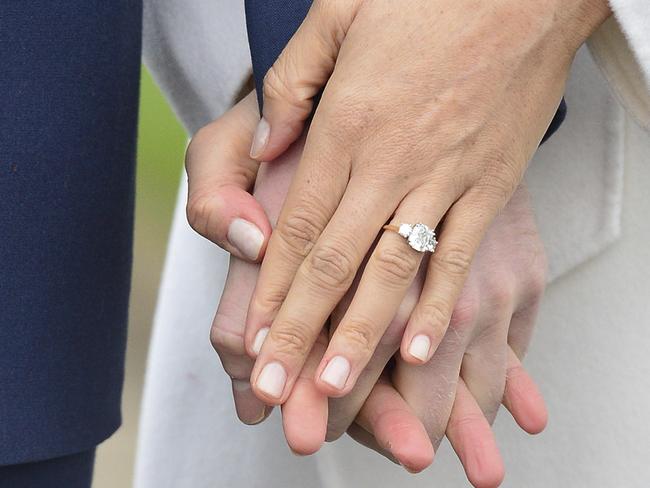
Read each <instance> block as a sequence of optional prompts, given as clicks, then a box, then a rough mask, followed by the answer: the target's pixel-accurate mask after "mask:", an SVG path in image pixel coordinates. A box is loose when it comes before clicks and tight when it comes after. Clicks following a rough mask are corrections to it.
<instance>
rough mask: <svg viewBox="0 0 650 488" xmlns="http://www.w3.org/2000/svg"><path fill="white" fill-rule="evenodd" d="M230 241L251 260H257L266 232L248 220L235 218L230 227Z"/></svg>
mask: <svg viewBox="0 0 650 488" xmlns="http://www.w3.org/2000/svg"><path fill="white" fill-rule="evenodd" d="M228 242H230V244H231V245H232V246H233V247H235V248H237V250H238V251H239V252H240V253H242V255H244V256H246V257H247V258H248V259H250V260H251V261H255V260H256V259H257V257H258V256H259V254H260V249H262V244H264V234H263V233H262V231H261V230H259V229H258V228H257V226H256V225H255V224H251V223H250V222H249V221H248V220H244V219H234V220H233V221H232V222H231V223H230V227H228Z"/></svg>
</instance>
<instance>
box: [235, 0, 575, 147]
mask: <svg viewBox="0 0 650 488" xmlns="http://www.w3.org/2000/svg"><path fill="white" fill-rule="evenodd" d="M310 6H311V0H246V24H247V27H248V41H249V44H250V49H251V58H252V60H253V76H254V78H255V88H256V90H257V99H258V101H259V104H260V111H261V108H262V103H263V97H262V83H263V79H264V75H265V74H266V72H267V71H268V70H269V68H270V67H271V66H272V65H273V63H274V62H275V60H276V59H277V57H278V56H279V55H280V53H281V52H282V49H284V46H286V44H287V42H289V39H291V36H293V34H294V33H295V32H296V30H297V29H298V27H300V24H301V23H302V21H303V19H304V18H305V16H306V15H307V12H308V11H309V7H310ZM566 111H567V106H566V103H565V102H564V99H562V102H561V103H560V106H559V107H558V109H557V112H556V113H555V116H554V117H553V120H552V122H551V124H550V125H549V128H548V130H547V131H546V134H545V135H544V138H543V140H542V143H544V142H545V141H546V140H547V139H548V138H549V137H550V136H551V135H553V133H554V132H555V131H556V130H557V129H558V128H559V127H560V125H562V122H563V121H564V119H565V117H566Z"/></svg>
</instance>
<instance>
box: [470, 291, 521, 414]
mask: <svg viewBox="0 0 650 488" xmlns="http://www.w3.org/2000/svg"><path fill="white" fill-rule="evenodd" d="M487 308H488V309H490V311H489V312H488V315H487V316H486V314H483V316H481V317H480V318H479V321H481V322H483V323H482V324H481V325H479V326H477V330H479V331H480V332H479V335H478V337H474V338H473V340H472V341H471V342H470V344H469V346H468V348H467V351H466V352H465V355H464V356H463V363H462V365H461V377H462V378H463V381H464V382H465V385H466V386H467V388H468V389H469V391H470V393H471V394H472V396H473V397H474V399H475V401H476V403H477V404H478V406H479V407H480V408H481V411H482V412H483V415H484V416H485V418H486V419H487V421H488V423H490V424H492V422H494V419H495V418H496V415H497V412H498V411H499V406H500V405H501V400H502V398H503V392H504V389H505V382H506V367H507V361H508V359H507V349H508V346H507V342H506V341H507V334H508V325H509V324H510V315H511V305H510V304H509V303H504V304H503V305H501V304H499V305H496V306H495V307H490V306H488V307H487ZM492 310H494V311H495V312H496V313H494V314H493V313H491V311H492Z"/></svg>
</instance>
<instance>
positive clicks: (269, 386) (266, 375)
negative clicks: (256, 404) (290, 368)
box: [257, 362, 287, 398]
mask: <svg viewBox="0 0 650 488" xmlns="http://www.w3.org/2000/svg"><path fill="white" fill-rule="evenodd" d="M286 382H287V372H286V371H285V370H284V368H283V367H282V365H281V364H280V363H276V362H273V363H269V364H267V365H266V366H264V368H263V369H262V372H261V373H260V375H259V376H258V378H257V387H258V388H259V389H260V390H262V391H263V392H264V393H266V394H267V395H269V396H270V397H273V398H280V397H281V396H282V391H283V390H284V384H285V383H286Z"/></svg>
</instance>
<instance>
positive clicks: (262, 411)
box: [210, 257, 271, 424]
mask: <svg viewBox="0 0 650 488" xmlns="http://www.w3.org/2000/svg"><path fill="white" fill-rule="evenodd" d="M256 277H257V265H254V264H251V263H247V262H245V261H241V260H240V259H237V258H235V257H231V259H230V267H229V268H228V276H227V277H226V283H225V285H224V291H223V294H222V296H221V300H220V302H219V307H218V309H217V313H216V315H215V318H214V321H213V323H212V328H211V330H210V340H211V342H212V345H213V347H214V349H215V350H216V351H217V354H218V355H219V358H220V359H221V363H222V365H223V368H224V370H225V371H226V373H227V374H228V375H229V376H230V378H231V379H232V391H233V398H234V401H235V409H236V411H237V416H238V417H239V419H240V420H241V421H242V422H243V423H245V424H257V423H259V422H261V421H262V420H264V419H265V418H266V417H267V416H268V414H269V413H270V411H271V409H270V408H267V406H266V405H265V404H264V403H263V402H261V401H260V400H259V399H258V398H257V397H256V396H255V395H254V394H253V392H252V390H251V385H250V381H249V378H250V373H251V370H252V369H253V361H252V360H251V359H250V357H249V356H248V355H247V354H246V350H245V349H244V322H245V319H246V305H247V303H248V300H249V299H250V296H251V295H252V291H253V287H254V285H255V279H256Z"/></svg>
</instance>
